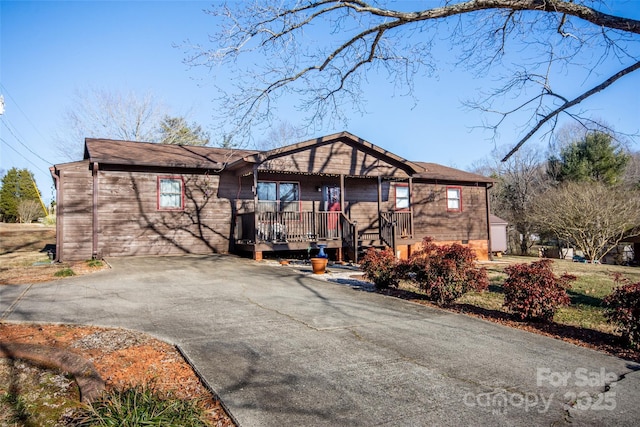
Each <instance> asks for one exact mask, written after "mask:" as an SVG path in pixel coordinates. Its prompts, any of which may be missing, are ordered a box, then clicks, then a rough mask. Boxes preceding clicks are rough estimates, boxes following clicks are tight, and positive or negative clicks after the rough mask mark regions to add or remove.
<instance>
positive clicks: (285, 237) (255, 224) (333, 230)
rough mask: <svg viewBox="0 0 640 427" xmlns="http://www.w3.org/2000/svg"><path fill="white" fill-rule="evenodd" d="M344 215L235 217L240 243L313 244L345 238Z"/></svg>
mask: <svg viewBox="0 0 640 427" xmlns="http://www.w3.org/2000/svg"><path fill="white" fill-rule="evenodd" d="M342 217H344V215H343V214H342V212H249V213H242V214H238V215H237V216H236V233H235V237H236V240H237V241H245V242H252V243H256V242H272V243H278V242H312V241H317V240H340V239H342V238H343V221H342V219H341V218H342Z"/></svg>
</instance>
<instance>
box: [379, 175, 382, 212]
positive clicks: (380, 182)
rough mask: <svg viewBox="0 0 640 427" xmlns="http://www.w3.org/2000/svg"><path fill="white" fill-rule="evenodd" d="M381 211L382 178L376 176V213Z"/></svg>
mask: <svg viewBox="0 0 640 427" xmlns="http://www.w3.org/2000/svg"><path fill="white" fill-rule="evenodd" d="M381 210H382V177H381V176H378V213H380V212H381Z"/></svg>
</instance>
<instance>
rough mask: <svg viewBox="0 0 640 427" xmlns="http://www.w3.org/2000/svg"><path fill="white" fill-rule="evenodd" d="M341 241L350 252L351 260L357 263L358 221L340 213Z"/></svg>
mask: <svg viewBox="0 0 640 427" xmlns="http://www.w3.org/2000/svg"><path fill="white" fill-rule="evenodd" d="M342 241H343V242H344V245H345V246H346V247H347V250H348V251H349V252H350V256H351V257H352V259H353V262H355V263H356V264H357V263H358V223H357V222H355V221H350V220H349V218H347V217H346V216H345V215H344V214H342Z"/></svg>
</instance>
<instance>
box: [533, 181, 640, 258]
mask: <svg viewBox="0 0 640 427" xmlns="http://www.w3.org/2000/svg"><path fill="white" fill-rule="evenodd" d="M535 215H536V221H537V223H538V226H539V227H541V228H543V229H546V230H549V231H551V232H553V233H554V234H555V235H556V236H557V237H558V238H559V239H561V240H564V241H566V242H569V243H571V244H574V245H576V247H577V248H578V249H580V250H582V251H583V252H584V254H585V256H586V257H587V259H589V260H593V261H599V260H600V259H601V258H602V257H603V256H605V255H606V254H607V253H608V252H609V251H611V250H612V249H613V248H614V247H615V246H616V245H617V244H618V243H620V242H621V241H623V239H624V238H625V237H629V236H635V235H638V234H639V233H640V228H638V226H639V224H640V197H639V195H638V194H637V192H635V191H634V192H631V191H630V190H629V189H628V188H625V187H622V186H619V187H611V186H607V185H604V184H602V183H600V182H590V183H586V182H567V183H565V184H564V185H562V186H561V187H559V188H550V189H549V190H548V191H546V192H545V193H544V194H543V195H542V196H541V197H539V200H538V201H537V203H536V206H535Z"/></svg>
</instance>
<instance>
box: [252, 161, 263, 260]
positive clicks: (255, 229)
mask: <svg viewBox="0 0 640 427" xmlns="http://www.w3.org/2000/svg"><path fill="white" fill-rule="evenodd" d="M253 243H254V244H253V259H255V260H257V261H260V260H262V252H258V251H256V248H257V245H258V165H257V164H255V165H253Z"/></svg>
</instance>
